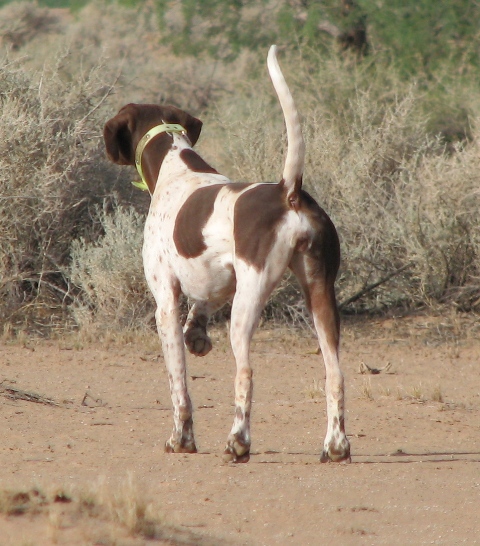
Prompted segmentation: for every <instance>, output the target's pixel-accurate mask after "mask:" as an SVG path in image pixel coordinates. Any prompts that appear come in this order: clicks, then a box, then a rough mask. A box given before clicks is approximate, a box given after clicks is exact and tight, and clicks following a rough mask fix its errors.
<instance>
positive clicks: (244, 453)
mask: <svg viewBox="0 0 480 546" xmlns="http://www.w3.org/2000/svg"><path fill="white" fill-rule="evenodd" d="M223 460H224V461H225V462H226V463H248V461H249V460H250V444H247V443H245V442H244V441H243V440H242V439H241V438H240V437H238V436H236V435H235V436H231V437H229V438H228V440H227V445H226V446H225V451H224V452H223Z"/></svg>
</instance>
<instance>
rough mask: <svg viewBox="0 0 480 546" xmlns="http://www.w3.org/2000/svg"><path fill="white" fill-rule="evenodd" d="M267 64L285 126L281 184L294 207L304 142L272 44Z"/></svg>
mask: <svg viewBox="0 0 480 546" xmlns="http://www.w3.org/2000/svg"><path fill="white" fill-rule="evenodd" d="M267 66H268V72H269V74H270V77H271V78H272V82H273V87H274V88H275V91H276V92H277V95H278V99H279V101H280V106H281V107H282V110H283V116H284V118H285V125H286V127H287V157H286V159H285V166H284V168H283V177H282V178H283V180H282V182H283V184H285V188H286V190H287V199H288V202H289V204H290V206H291V207H292V208H294V209H296V208H297V206H298V202H299V200H298V197H299V196H298V194H299V191H300V189H301V187H302V176H303V167H304V162H305V142H304V140H303V135H302V127H301V125H300V117H299V115H298V111H297V108H296V106H295V102H294V101H293V97H292V94H291V93H290V89H289V88H288V85H287V82H286V81H285V78H284V77H283V74H282V71H281V69H280V66H279V64H278V61H277V46H276V45H272V46H271V47H270V50H269V52H268V57H267Z"/></svg>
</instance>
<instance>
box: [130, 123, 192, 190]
mask: <svg viewBox="0 0 480 546" xmlns="http://www.w3.org/2000/svg"><path fill="white" fill-rule="evenodd" d="M186 132H187V131H186V130H185V129H184V128H183V127H182V126H181V125H178V123H162V124H161V125H156V126H155V127H152V128H151V129H150V131H147V132H146V133H145V134H144V135H143V137H142V138H141V139H140V142H139V143H138V144H137V149H136V150H135V167H137V171H138V174H139V175H140V178H141V181H140V182H132V184H133V185H134V186H135V187H136V188H139V189H141V190H143V191H147V190H148V185H147V182H146V180H145V176H144V175H143V170H142V154H143V150H144V149H145V146H146V145H147V144H148V143H149V142H150V141H151V140H152V139H153V137H155V136H157V135H159V134H160V133H180V134H185V133H186Z"/></svg>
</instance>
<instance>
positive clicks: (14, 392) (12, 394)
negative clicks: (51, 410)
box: [0, 381, 60, 406]
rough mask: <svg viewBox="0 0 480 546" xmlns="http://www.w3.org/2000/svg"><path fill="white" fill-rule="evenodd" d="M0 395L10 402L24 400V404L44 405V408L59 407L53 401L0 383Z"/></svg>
mask: <svg viewBox="0 0 480 546" xmlns="http://www.w3.org/2000/svg"><path fill="white" fill-rule="evenodd" d="M0 393H2V394H3V395H4V396H5V397H6V398H9V399H10V400H25V401H26V402H35V403H36V404H44V405H46V406H60V404H58V403H57V402H55V400H52V399H51V398H47V397H45V396H42V395H41V394H37V393H36V392H28V391H22V390H21V389H17V388H16V387H13V386H12V385H5V384H4V382H3V381H2V382H1V383H0Z"/></svg>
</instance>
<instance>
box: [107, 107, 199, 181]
mask: <svg viewBox="0 0 480 546" xmlns="http://www.w3.org/2000/svg"><path fill="white" fill-rule="evenodd" d="M162 123H175V124H178V125H181V126H182V127H184V129H185V130H186V131H187V136H188V138H189V140H190V142H191V144H192V146H193V145H195V143H196V142H197V140H198V137H199V136H200V131H201V130H202V122H201V121H200V120H199V119H197V118H195V117H193V116H191V115H190V114H187V112H184V111H183V110H180V109H179V108H176V107H175V106H169V105H165V106H158V105H155V104H127V105H126V106H124V107H123V108H122V109H121V110H120V111H119V112H118V114H117V115H116V116H115V117H114V118H112V119H111V120H109V121H107V123H106V124H105V127H104V129H103V138H104V140H105V147H106V151H107V155H108V157H109V159H110V160H111V161H113V162H114V163H118V164H119V165H135V150H136V148H137V145H138V143H139V141H140V139H141V138H142V137H143V136H144V135H145V134H146V133H147V132H148V131H149V130H150V129H151V128H152V127H155V126H156V125H160V124H162ZM171 145H172V138H171V136H169V135H168V134H167V133H164V134H161V135H158V136H157V137H156V139H155V143H153V142H152V144H149V148H153V150H154V152H155V161H149V162H147V164H146V165H145V169H144V171H145V176H146V178H147V183H148V184H149V186H150V185H151V184H152V185H153V187H154V186H155V183H156V180H157V178H158V173H159V171H160V166H161V164H162V161H163V159H164V157H165V155H166V153H167V152H168V150H169V149H170V146H171ZM153 150H152V151H153Z"/></svg>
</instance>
